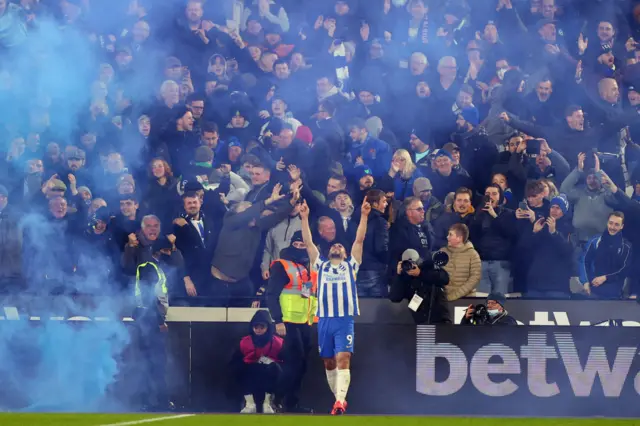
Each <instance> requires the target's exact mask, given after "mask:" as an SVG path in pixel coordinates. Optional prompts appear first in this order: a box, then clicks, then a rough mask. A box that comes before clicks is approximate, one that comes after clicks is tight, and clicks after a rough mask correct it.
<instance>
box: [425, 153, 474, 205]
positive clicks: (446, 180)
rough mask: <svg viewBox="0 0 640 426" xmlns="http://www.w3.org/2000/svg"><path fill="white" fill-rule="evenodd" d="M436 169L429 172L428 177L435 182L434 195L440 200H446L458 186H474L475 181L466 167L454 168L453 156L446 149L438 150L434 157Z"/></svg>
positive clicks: (432, 182)
mask: <svg viewBox="0 0 640 426" xmlns="http://www.w3.org/2000/svg"><path fill="white" fill-rule="evenodd" d="M434 163H435V166H436V169H435V171H432V172H430V173H428V174H427V176H426V177H427V178H429V180H430V181H431V184H433V195H435V197H436V198H437V199H439V200H444V198H445V197H446V196H447V194H448V193H450V192H455V191H456V190H457V189H458V188H461V187H466V188H473V181H472V180H471V178H470V177H469V174H468V173H467V172H466V171H465V170H464V169H458V170H456V169H455V168H454V162H453V156H452V155H451V154H450V153H449V152H448V151H445V150H444V149H441V150H438V153H437V154H436V155H435V157H434Z"/></svg>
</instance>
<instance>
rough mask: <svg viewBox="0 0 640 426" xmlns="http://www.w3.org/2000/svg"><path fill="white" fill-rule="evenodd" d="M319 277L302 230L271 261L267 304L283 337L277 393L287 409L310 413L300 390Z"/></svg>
mask: <svg viewBox="0 0 640 426" xmlns="http://www.w3.org/2000/svg"><path fill="white" fill-rule="evenodd" d="M317 286H318V277H317V273H315V272H313V273H312V272H311V271H310V268H309V255H308V254H307V249H306V247H305V244H304V242H303V241H302V232H300V231H297V232H295V233H294V234H293V235H292V237H291V244H290V246H289V247H287V248H285V249H283V250H282V251H281V252H280V259H277V260H275V261H273V262H272V263H271V269H270V277H269V284H268V286H267V307H268V308H269V312H270V313H271V316H272V317H273V320H274V322H275V324H276V333H277V334H278V335H280V336H281V337H283V338H284V348H283V360H284V364H283V366H282V368H283V373H284V374H283V379H282V390H281V392H280V393H279V394H278V395H276V397H277V401H278V402H280V403H281V404H282V408H283V409H284V410H285V411H286V412H308V411H309V410H305V409H304V408H301V407H300V406H299V405H298V392H299V391H300V386H301V385H302V378H303V377H304V374H305V372H306V370H307V356H308V354H309V351H310V350H311V326H312V325H313V324H314V322H316V321H315V320H316V316H315V315H316V309H317V306H318V299H317V294H316V291H317Z"/></svg>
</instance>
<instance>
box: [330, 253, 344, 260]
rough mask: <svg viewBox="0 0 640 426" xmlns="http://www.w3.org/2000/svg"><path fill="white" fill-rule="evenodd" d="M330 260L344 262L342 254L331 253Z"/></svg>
mask: <svg viewBox="0 0 640 426" xmlns="http://www.w3.org/2000/svg"><path fill="white" fill-rule="evenodd" d="M329 259H336V260H342V253H338V252H333V253H329Z"/></svg>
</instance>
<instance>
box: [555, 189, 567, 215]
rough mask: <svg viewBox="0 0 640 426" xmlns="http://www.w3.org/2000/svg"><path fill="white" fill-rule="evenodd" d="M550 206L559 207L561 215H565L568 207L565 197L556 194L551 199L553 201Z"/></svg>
mask: <svg viewBox="0 0 640 426" xmlns="http://www.w3.org/2000/svg"><path fill="white" fill-rule="evenodd" d="M551 205H552V206H558V207H560V210H562V213H563V214H567V212H568V211H569V207H570V205H569V200H568V199H567V196H566V195H564V194H558V195H556V196H555V197H553V199H552V200H551Z"/></svg>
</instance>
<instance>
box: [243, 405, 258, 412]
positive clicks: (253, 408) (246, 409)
mask: <svg viewBox="0 0 640 426" xmlns="http://www.w3.org/2000/svg"><path fill="white" fill-rule="evenodd" d="M257 411H258V410H257V408H256V404H245V405H244V408H243V409H242V410H240V413H241V414H255V413H256V412H257Z"/></svg>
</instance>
